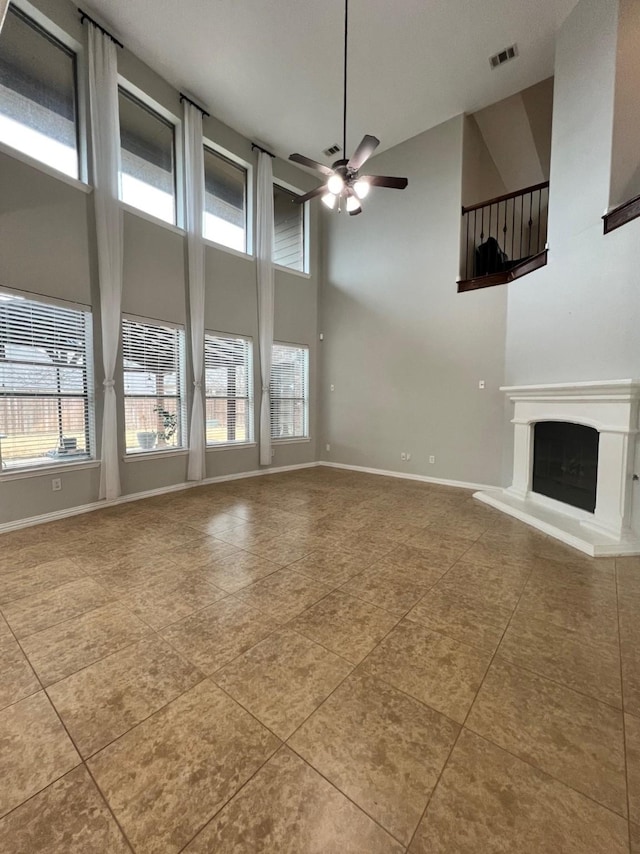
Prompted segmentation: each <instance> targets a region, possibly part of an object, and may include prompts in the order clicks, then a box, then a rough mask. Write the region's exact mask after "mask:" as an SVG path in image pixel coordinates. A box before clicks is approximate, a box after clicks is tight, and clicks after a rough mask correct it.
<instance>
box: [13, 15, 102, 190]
mask: <svg viewBox="0 0 640 854" xmlns="http://www.w3.org/2000/svg"><path fill="white" fill-rule="evenodd" d="M12 11H13V12H14V13H16V14H17V15H18V17H19V18H21V19H22V20H23V21H24V22H25V23H26V24H27V25H28V26H31V27H32V28H33V29H34V30H35V31H36V32H38V33H40V34H41V35H42V36H43V38H46V39H48V40H49V41H50V42H51V43H52V44H53V45H54V46H55V47H58V48H59V49H60V50H62V51H63V52H64V53H66V54H69V55H71V57H72V59H73V84H74V85H73V95H74V107H75V140H76V156H77V163H78V175H77V177H74V176H73V175H69V174H67V173H66V172H62V171H60V170H59V169H56V167H55V166H51V165H50V164H49V163H46V162H45V161H44V160H40V159H39V158H37V157H33V156H32V155H31V154H28V153H27V152H26V151H23V150H22V149H20V148H14V146H12V145H10V144H9V143H8V142H0V150H1V151H3V152H5V153H6V154H8V155H9V156H10V157H15V159H16V160H20V161H22V162H24V163H27V164H28V165H29V166H32V167H33V168H35V169H38V170H40V171H41V172H44V173H45V174H47V175H50V176H51V177H53V178H56V179H57V180H61V181H63V182H64V183H66V184H69V185H71V186H73V187H76V188H78V189H81V190H83V191H84V192H90V191H91V189H92V188H91V185H90V184H89V165H88V150H87V133H88V126H87V86H86V81H85V75H84V74H83V73H81V72H82V70H83V69H84V68H85V66H86V56H85V55H86V51H85V48H84V46H83V45H82V44H81V43H80V42H78V41H77V40H76V39H74V38H73V37H72V36H70V35H69V33H67V32H66V30H63V29H62V28H61V27H59V26H58V25H57V24H56V23H55V22H54V21H52V20H51V19H50V18H48V17H47V16H46V15H44V14H43V13H42V12H41V11H40V10H39V9H37V8H36V7H35V6H33V5H32V4H31V3H29V2H27V0H10V3H9V6H8V8H7V15H9V14H11V13H12Z"/></svg>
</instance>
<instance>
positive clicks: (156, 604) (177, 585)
mask: <svg viewBox="0 0 640 854" xmlns="http://www.w3.org/2000/svg"><path fill="white" fill-rule="evenodd" d="M227 595H228V594H227V592H226V591H225V590H221V589H220V588H219V587H215V586H214V585H213V584H210V583H209V582H208V581H207V580H206V579H205V577H203V576H202V575H201V574H200V573H199V572H197V571H193V572H189V573H185V574H184V575H183V576H182V577H181V578H179V579H177V580H171V581H167V582H160V583H159V584H154V585H151V586H149V587H144V588H141V589H137V590H135V591H134V592H133V593H130V594H128V595H125V596H122V597H121V601H122V604H123V605H124V606H125V607H126V608H128V609H129V610H130V611H131V612H132V613H133V614H135V615H136V617H139V618H140V619H141V620H142V621H143V622H145V623H147V625H149V626H151V628H153V629H161V628H162V627H163V626H168V625H169V624H170V623H176V622H178V620H182V619H184V618H185V617H188V616H189V615H190V614H193V613H194V611H200V610H202V608H206V606H207V605H212V604H213V603H214V602H217V601H218V600H219V599H223V598H224V597H225V596H227Z"/></svg>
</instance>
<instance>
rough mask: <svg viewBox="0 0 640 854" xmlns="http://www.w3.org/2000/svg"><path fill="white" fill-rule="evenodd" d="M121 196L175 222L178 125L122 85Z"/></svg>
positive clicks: (148, 211)
mask: <svg viewBox="0 0 640 854" xmlns="http://www.w3.org/2000/svg"><path fill="white" fill-rule="evenodd" d="M118 94H119V108H120V199H121V200H122V201H123V202H124V203H125V204H127V205H131V207H134V208H138V210H141V211H144V212H145V213H148V214H151V215H152V216H155V217H158V219H161V220H164V222H168V223H171V225H175V224H176V170H175V159H176V158H175V125H173V124H172V123H171V122H170V121H169V120H168V119H165V118H164V117H163V116H161V115H159V114H158V113H157V112H156V111H155V110H153V109H152V108H151V107H149V106H148V105H147V104H145V103H144V102H143V101H141V100H139V99H138V98H136V96H135V95H132V94H131V93H130V92H128V91H127V90H126V89H123V88H122V87H120V88H119V90H118Z"/></svg>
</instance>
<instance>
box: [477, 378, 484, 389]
mask: <svg viewBox="0 0 640 854" xmlns="http://www.w3.org/2000/svg"><path fill="white" fill-rule="evenodd" d="M478 388H484V380H478Z"/></svg>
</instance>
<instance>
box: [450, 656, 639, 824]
mask: <svg viewBox="0 0 640 854" xmlns="http://www.w3.org/2000/svg"><path fill="white" fill-rule="evenodd" d="M466 725H467V727H468V728H469V729H471V730H473V731H474V732H477V733H479V734H480V735H483V736H485V737H486V738H488V739H490V740H491V741H493V742H494V743H495V744H498V745H499V746H500V747H503V748H504V749H505V750H509V751H510V752H512V753H514V754H516V755H517V756H519V757H520V758H522V759H525V760H527V761H528V762H531V763H533V764H534V765H535V766H536V767H538V768H540V769H541V770H543V771H546V772H547V773H548V774H551V775H552V776H554V777H556V778H557V779H558V780H560V781H561V782H563V783H566V784H567V785H569V786H572V787H573V788H575V789H577V790H578V791H580V792H583V793H584V794H585V795H588V796H589V797H591V798H593V799H594V800H596V801H598V802H599V803H601V804H603V805H604V806H606V807H608V808H609V809H612V810H614V811H615V812H618V813H619V814H620V815H626V812H627V804H626V786H625V772H624V747H623V733H622V713H621V712H620V711H618V710H616V709H613V708H611V707H610V706H606V705H604V704H603V703H600V702H598V701H597V700H593V699H591V698H590V697H585V696H583V695H582V694H577V693H575V691H572V690H570V689H569V688H565V687H563V686H561V685H558V684H556V683H555V682H550V681H549V680H548V679H543V678H542V677H540V676H536V675H535V674H532V673H529V672H528V671H525V670H521V669H520V668H517V667H514V666H513V665H511V664H509V663H507V662H506V661H503V660H500V659H499V658H496V659H495V660H494V662H493V664H492V665H491V667H490V668H489V672H488V673H487V676H486V677H485V680H484V682H483V683H482V686H481V688H480V691H479V692H478V696H477V698H476V701H475V703H474V704H473V708H472V709H471V712H470V714H469V717H468V719H467V724H466Z"/></svg>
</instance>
